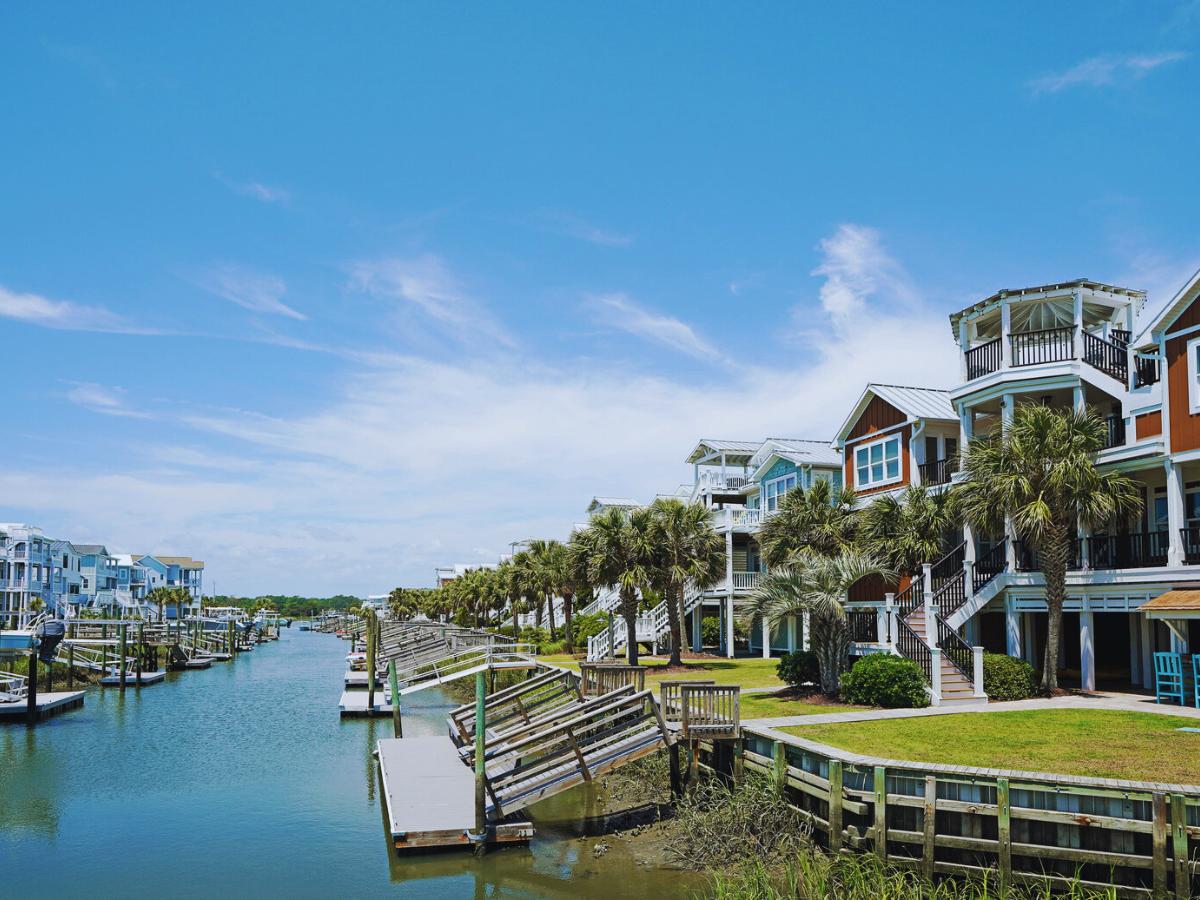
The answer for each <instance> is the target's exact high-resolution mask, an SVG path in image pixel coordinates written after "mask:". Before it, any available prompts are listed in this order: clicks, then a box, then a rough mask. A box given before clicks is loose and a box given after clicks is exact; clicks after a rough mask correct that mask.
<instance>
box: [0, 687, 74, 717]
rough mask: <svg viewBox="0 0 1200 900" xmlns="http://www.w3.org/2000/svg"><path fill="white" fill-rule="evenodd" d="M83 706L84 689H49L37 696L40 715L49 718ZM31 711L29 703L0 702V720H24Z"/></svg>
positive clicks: (17, 701)
mask: <svg viewBox="0 0 1200 900" xmlns="http://www.w3.org/2000/svg"><path fill="white" fill-rule="evenodd" d="M81 706H83V691H48V692H46V693H39V694H38V696H37V711H38V717H39V718H43V719H48V718H50V717H51V716H56V715H58V714H59V713H64V712H66V711H67V710H70V709H78V708H79V707H81ZM28 711H29V705H28V703H27V702H26V701H25V700H24V699H22V700H14V701H11V702H8V703H0V721H22V722H23V721H24V720H25V715H26V713H27V712H28Z"/></svg>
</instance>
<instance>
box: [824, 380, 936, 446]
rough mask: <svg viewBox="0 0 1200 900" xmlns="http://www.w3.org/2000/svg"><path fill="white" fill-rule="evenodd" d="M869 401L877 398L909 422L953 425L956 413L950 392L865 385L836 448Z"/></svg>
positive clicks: (846, 421)
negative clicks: (933, 421) (923, 421)
mask: <svg viewBox="0 0 1200 900" xmlns="http://www.w3.org/2000/svg"><path fill="white" fill-rule="evenodd" d="M872 397H878V398H879V399H880V400H883V401H884V402H885V403H890V404H891V405H892V406H894V407H896V409H898V410H900V412H902V413H904V414H905V415H906V416H908V417H909V418H910V419H936V420H939V421H942V422H957V421H958V413H957V412H956V411H955V409H954V404H953V403H951V402H950V392H949V391H947V390H943V389H941V388H921V387H909V386H907V385H902V384H875V383H871V384H868V385H867V386H866V387H865V388H863V392H862V396H860V397H859V398H858V402H857V403H856V404H854V409H852V410H851V411H850V415H848V416H847V417H846V420H845V421H844V422H842V426H841V428H839V429H838V431H837V437H836V438H835V439H834V444H835V445H836V446H841V445H842V444H843V443H845V440H846V434H847V433H848V432H849V431H850V429H851V428H853V427H854V423H855V422H857V421H858V418H859V416H861V415H862V414H863V412H864V411H865V410H866V408H867V404H869V403H870V402H871V398H872Z"/></svg>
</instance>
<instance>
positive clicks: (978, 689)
mask: <svg viewBox="0 0 1200 900" xmlns="http://www.w3.org/2000/svg"><path fill="white" fill-rule="evenodd" d="M971 669H972V672H971V676H972V678H971V680H972V681H973V682H974V687H975V696H976V697H978V698H980V699H982V698H983V697H985V696H987V695H986V694H984V692H983V648H982V647H972V648H971Z"/></svg>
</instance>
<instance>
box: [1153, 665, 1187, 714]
mask: <svg viewBox="0 0 1200 900" xmlns="http://www.w3.org/2000/svg"><path fill="white" fill-rule="evenodd" d="M1163 697H1166V698H1167V699H1168V700H1171V699H1175V700H1178V701H1179V705H1180V706H1187V701H1186V700H1184V698H1183V655H1182V654H1180V653H1155V654H1154V701H1155V702H1156V703H1162V701H1163Z"/></svg>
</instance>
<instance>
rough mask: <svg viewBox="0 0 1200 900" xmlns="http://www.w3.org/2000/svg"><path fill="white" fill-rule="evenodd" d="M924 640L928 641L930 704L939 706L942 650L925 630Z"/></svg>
mask: <svg viewBox="0 0 1200 900" xmlns="http://www.w3.org/2000/svg"><path fill="white" fill-rule="evenodd" d="M925 640H926V642H928V643H929V681H930V685H929V687H930V693H931V694H932V696H931V697H930V705H931V706H941V703H942V650H941V648H940V647H938V646H936V645H937V638H936V637H935V636H934V635H932V634H930V633H929V632H926V637H925Z"/></svg>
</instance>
